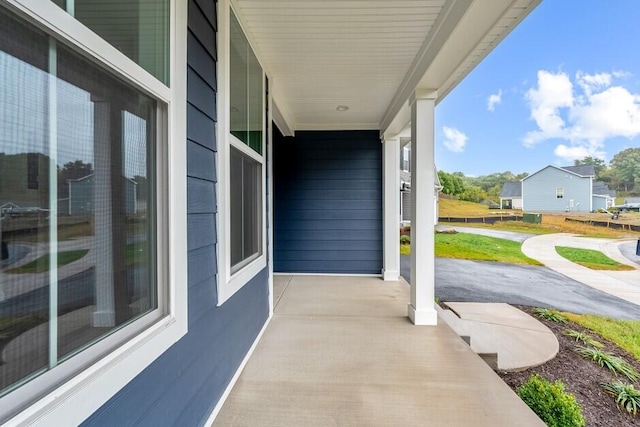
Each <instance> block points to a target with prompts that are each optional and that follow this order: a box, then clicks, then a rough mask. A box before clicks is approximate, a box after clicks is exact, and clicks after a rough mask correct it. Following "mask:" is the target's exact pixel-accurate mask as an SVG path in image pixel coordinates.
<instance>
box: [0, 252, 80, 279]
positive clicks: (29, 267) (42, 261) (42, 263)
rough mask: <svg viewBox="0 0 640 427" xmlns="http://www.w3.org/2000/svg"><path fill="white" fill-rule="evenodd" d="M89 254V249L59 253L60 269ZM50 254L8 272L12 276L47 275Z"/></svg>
mask: <svg viewBox="0 0 640 427" xmlns="http://www.w3.org/2000/svg"><path fill="white" fill-rule="evenodd" d="M88 252H89V250H88V249H80V250H77V251H66V252H59V253H58V267H62V266H63V265H67V264H71V263H72V262H74V261H77V260H79V259H80V258H82V257H83V256H85V255H86V254H87V253H88ZM49 259H50V257H49V254H46V255H43V256H41V257H40V258H38V259H35V260H33V261H31V262H30V263H28V264H25V265H23V266H20V267H16V268H13V269H11V270H7V273H10V274H26V273H45V272H47V271H49Z"/></svg>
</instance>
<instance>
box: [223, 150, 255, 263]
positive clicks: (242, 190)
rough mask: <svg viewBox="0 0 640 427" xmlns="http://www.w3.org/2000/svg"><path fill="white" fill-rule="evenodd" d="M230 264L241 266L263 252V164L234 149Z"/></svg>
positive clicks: (232, 151) (232, 161)
mask: <svg viewBox="0 0 640 427" xmlns="http://www.w3.org/2000/svg"><path fill="white" fill-rule="evenodd" d="M230 186H231V267H232V272H235V271H237V270H239V269H240V268H242V267H243V266H244V265H246V264H248V263H249V262H251V261H252V260H253V259H255V258H256V257H257V256H259V255H260V254H261V253H262V215H261V212H262V197H261V193H262V165H261V164H260V163H258V162H257V161H255V160H253V159H252V158H251V157H249V156H247V155H246V154H244V153H242V152H241V151H240V150H238V149H236V148H231V179H230Z"/></svg>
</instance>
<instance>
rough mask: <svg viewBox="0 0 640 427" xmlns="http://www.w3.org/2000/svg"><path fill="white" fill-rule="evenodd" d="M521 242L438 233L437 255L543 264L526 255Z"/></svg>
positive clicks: (462, 234) (510, 262)
mask: <svg viewBox="0 0 640 427" xmlns="http://www.w3.org/2000/svg"><path fill="white" fill-rule="evenodd" d="M520 246H521V243H518V242H514V241H511V240H506V239H497V238H495V237H486V236H479V235H475V234H467V233H457V234H436V256H437V257H443V258H458V259H468V260H476V261H495V262H505V263H509V264H529V265H542V264H540V263H539V262H538V261H536V260H534V259H531V258H528V257H526V256H525V255H524V254H523V253H522V251H521V250H520Z"/></svg>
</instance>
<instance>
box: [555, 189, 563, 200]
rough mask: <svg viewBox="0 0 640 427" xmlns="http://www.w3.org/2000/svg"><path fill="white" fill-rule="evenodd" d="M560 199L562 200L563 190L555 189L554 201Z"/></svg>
mask: <svg viewBox="0 0 640 427" xmlns="http://www.w3.org/2000/svg"><path fill="white" fill-rule="evenodd" d="M562 198H564V188H563V187H558V188H556V199H562Z"/></svg>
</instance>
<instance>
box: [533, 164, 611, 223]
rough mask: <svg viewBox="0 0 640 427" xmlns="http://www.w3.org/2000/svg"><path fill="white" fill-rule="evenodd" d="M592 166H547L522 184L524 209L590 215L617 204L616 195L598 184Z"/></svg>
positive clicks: (600, 183) (605, 186)
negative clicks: (592, 212) (586, 213)
mask: <svg viewBox="0 0 640 427" xmlns="http://www.w3.org/2000/svg"><path fill="white" fill-rule="evenodd" d="M595 175H596V174H595V168H594V166H593V165H581V166H564V167H558V166H553V165H549V166H545V167H544V168H542V169H540V170H539V171H537V172H535V173H533V174H531V175H529V176H527V177H525V178H523V179H522V181H521V186H522V190H521V191H522V192H521V197H522V209H523V210H526V211H540V212H591V211H596V210H598V209H608V208H609V207H611V206H613V205H614V203H615V191H611V190H609V187H607V185H606V184H605V183H604V182H602V181H595Z"/></svg>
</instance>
